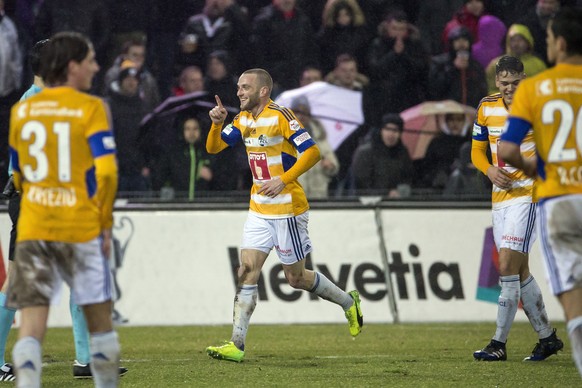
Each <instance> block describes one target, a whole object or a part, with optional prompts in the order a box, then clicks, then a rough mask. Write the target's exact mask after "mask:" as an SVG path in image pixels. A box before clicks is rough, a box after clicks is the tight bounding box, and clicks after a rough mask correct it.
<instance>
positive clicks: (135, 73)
mask: <svg viewBox="0 0 582 388" xmlns="http://www.w3.org/2000/svg"><path fill="white" fill-rule="evenodd" d="M128 76H132V77H135V78H137V79H139V69H138V68H137V66H136V64H135V63H134V62H132V61H130V60H128V59H126V60H125V61H123V62H122V63H121V66H120V71H119V76H118V78H117V80H118V81H119V83H122V82H123V80H124V79H125V77H128Z"/></svg>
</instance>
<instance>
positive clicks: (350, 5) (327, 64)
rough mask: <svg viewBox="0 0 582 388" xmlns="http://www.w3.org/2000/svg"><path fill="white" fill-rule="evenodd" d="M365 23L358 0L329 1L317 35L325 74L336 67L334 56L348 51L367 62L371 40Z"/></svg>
mask: <svg viewBox="0 0 582 388" xmlns="http://www.w3.org/2000/svg"><path fill="white" fill-rule="evenodd" d="M365 23H366V21H365V19H364V14H363V12H362V10H361V8H360V6H359V5H358V3H357V1H356V0H330V1H328V2H327V4H326V5H325V9H324V11H323V26H322V28H321V30H320V31H319V33H318V34H317V42H318V44H319V48H320V54H321V69H322V70H323V72H324V73H328V72H330V71H331V70H332V69H333V68H334V66H335V62H334V61H335V58H337V57H338V56H339V55H340V54H349V55H351V56H353V57H354V58H356V60H357V62H358V63H360V64H364V63H365V59H366V49H367V45H368V43H369V41H370V39H371V36H370V34H369V33H368V29H367V27H366V25H365Z"/></svg>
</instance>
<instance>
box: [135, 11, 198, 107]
mask: <svg viewBox="0 0 582 388" xmlns="http://www.w3.org/2000/svg"><path fill="white" fill-rule="evenodd" d="M198 3H199V0H153V4H152V10H151V14H152V21H151V24H150V29H149V31H148V36H147V38H148V53H149V54H148V56H147V58H146V60H147V67H148V68H149V69H151V70H152V73H153V75H154V78H155V79H156V80H157V81H158V85H159V91H160V96H161V99H162V100H165V99H166V98H167V97H169V96H170V94H171V91H172V86H173V85H174V83H175V78H176V77H177V76H178V74H180V71H181V68H180V69H178V66H176V65H175V62H176V56H177V54H178V40H179V36H180V33H181V32H182V28H183V27H184V24H185V23H186V20H188V16H190V15H194V14H196V13H198V12H199V8H198V7H197V6H198Z"/></svg>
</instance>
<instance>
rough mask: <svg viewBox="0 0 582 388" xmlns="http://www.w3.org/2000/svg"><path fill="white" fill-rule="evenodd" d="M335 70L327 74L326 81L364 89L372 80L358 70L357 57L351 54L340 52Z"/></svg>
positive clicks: (351, 88) (345, 86)
mask: <svg viewBox="0 0 582 388" xmlns="http://www.w3.org/2000/svg"><path fill="white" fill-rule="evenodd" d="M335 63H336V65H335V68H334V69H333V71H331V72H330V73H329V74H328V75H326V76H325V82H328V83H330V84H332V85H335V86H339V87H342V88H346V89H350V90H359V91H362V90H363V89H364V88H366V87H367V86H368V84H369V83H370V80H369V79H368V77H366V76H365V75H364V74H362V73H359V72H358V63H357V61H356V58H354V57H352V56H351V55H349V54H340V55H339V56H338V57H337V59H336V61H335Z"/></svg>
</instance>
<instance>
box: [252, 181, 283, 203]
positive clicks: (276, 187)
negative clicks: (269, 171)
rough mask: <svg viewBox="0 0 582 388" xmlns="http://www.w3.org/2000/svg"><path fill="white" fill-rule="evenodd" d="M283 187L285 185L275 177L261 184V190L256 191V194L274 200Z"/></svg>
mask: <svg viewBox="0 0 582 388" xmlns="http://www.w3.org/2000/svg"><path fill="white" fill-rule="evenodd" d="M284 187H285V183H283V181H282V180H281V178H279V177H277V178H275V179H272V180H270V181H267V182H265V183H263V185H262V186H261V188H260V189H259V191H258V194H263V195H266V196H267V197H271V198H275V197H276V196H277V195H279V193H281V191H283V188H284Z"/></svg>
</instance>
